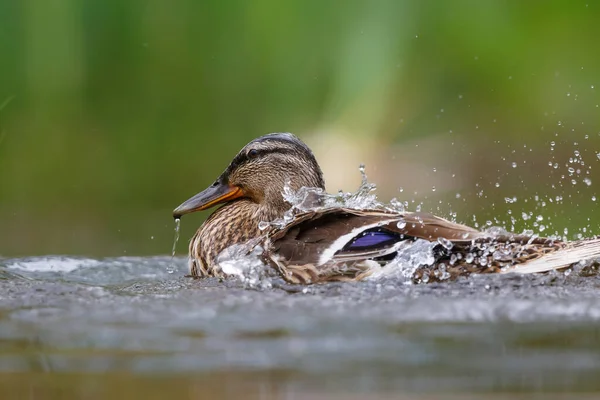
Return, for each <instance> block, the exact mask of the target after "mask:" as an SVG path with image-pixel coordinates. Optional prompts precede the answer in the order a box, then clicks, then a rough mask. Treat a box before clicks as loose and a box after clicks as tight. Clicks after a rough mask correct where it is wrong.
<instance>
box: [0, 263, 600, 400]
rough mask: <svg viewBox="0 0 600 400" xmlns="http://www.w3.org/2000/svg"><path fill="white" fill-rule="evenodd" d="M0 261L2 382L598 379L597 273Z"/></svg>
mask: <svg viewBox="0 0 600 400" xmlns="http://www.w3.org/2000/svg"><path fill="white" fill-rule="evenodd" d="M0 266H1V268H0V286H1V287H0V293H1V294H0V349H1V351H0V370H1V371H2V372H10V373H13V374H16V375H13V374H11V375H9V376H12V378H11V379H8V380H7V379H6V378H2V381H1V383H2V387H4V388H11V393H17V392H16V391H15V385H17V386H18V382H22V383H23V382H29V383H31V385H29V384H28V387H29V386H30V389H31V390H38V391H41V392H43V393H46V394H49V393H53V392H52V390H54V389H56V390H57V393H63V394H64V393H69V394H73V395H74V396H81V395H82V393H88V394H89V393H91V394H97V395H98V396H99V397H98V398H102V397H104V396H108V395H109V394H108V393H111V390H112V389H108V387H107V386H106V385H105V384H104V383H106V382H116V383H115V384H117V386H119V385H120V387H122V388H123V390H124V391H125V392H123V393H131V394H134V393H136V394H138V395H139V394H140V393H145V392H146V391H148V394H149V395H151V394H152V391H153V390H154V389H152V390H151V389H150V388H152V387H154V386H157V385H162V387H164V388H166V389H168V390H171V389H170V388H171V387H172V388H173V390H175V388H178V389H177V390H183V389H182V386H183V388H187V389H185V390H184V391H185V393H188V394H189V396H190V397H195V396H197V395H198V393H204V394H207V393H209V394H210V393H212V394H213V395H215V396H217V397H219V396H221V395H222V396H225V397H228V393H229V394H231V393H238V391H239V393H243V394H245V395H246V394H248V395H250V394H252V395H253V396H255V397H257V398H279V397H280V396H287V395H289V394H292V393H294V394H299V395H300V394H304V395H307V394H312V395H316V394H318V395H325V394H327V395H328V394H331V393H333V392H336V393H342V394H344V393H345V394H347V395H349V394H352V395H355V396H357V395H358V394H361V393H362V394H370V395H375V394H377V395H379V396H380V397H381V398H386V397H385V396H386V395H387V394H390V393H392V392H396V391H402V392H403V393H406V394H407V396H408V394H409V393H413V394H415V395H416V394H417V393H422V392H444V393H456V394H461V395H462V394H465V393H487V394H491V393H505V394H506V393H513V394H514V393H515V392H517V393H528V392H534V393H544V392H556V391H558V392H578V393H585V392H594V391H596V390H598V389H600V383H598V379H597V376H598V374H599V373H600V329H599V320H600V298H599V296H598V293H599V290H598V286H599V284H600V279H599V278H597V277H596V276H591V277H581V276H579V274H577V273H576V272H573V273H571V274H569V275H565V274H563V273H552V274H546V275H538V276H522V275H503V276H476V277H471V278H463V279H460V280H459V281H456V282H444V283H439V284H429V285H413V284H409V283H407V282H403V281H400V280H394V279H383V280H379V281H375V282H361V283H330V284H325V285H318V286H309V287H303V286H293V285H288V284H285V283H284V282H283V281H279V280H277V279H274V280H273V281H272V282H271V284H272V288H270V289H256V288H249V287H245V286H244V285H243V284H242V283H240V282H239V280H236V279H231V280H225V281H223V282H220V281H219V280H217V279H207V280H194V279H191V278H187V277H185V274H186V261H185V260H184V259H183V258H176V259H175V260H174V265H173V266H174V267H175V271H174V272H173V273H169V272H168V271H170V268H169V267H170V266H171V258H170V257H148V258H136V257H128V258H112V259H102V260H93V259H86V258H67V257H36V258H28V259H12V260H2V261H0ZM49 373H54V374H59V376H60V377H59V378H57V379H54V378H53V379H47V378H46V377H47V376H48V374H49ZM3 376H4V377H6V375H3ZM100 377H102V379H100ZM152 377H156V380H154V378H152ZM104 380H107V381H106V382H105V381H104ZM147 381H152V384H148V383H147ZM101 382H104V383H101ZM109 386H110V385H109ZM53 388H54V389H53ZM61 388H62V389H61ZM100 388H103V389H100ZM61 390H62V391H61ZM64 390H66V391H67V392H65V391H64ZM128 391H130V392H128ZM228 391H230V392H228ZM265 396H266V397H265ZM269 396H270V397H269ZM56 398H60V396H58V395H57V397H56ZM357 398H360V396H358V397H357Z"/></svg>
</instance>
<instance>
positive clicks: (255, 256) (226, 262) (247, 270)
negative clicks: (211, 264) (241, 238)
mask: <svg viewBox="0 0 600 400" xmlns="http://www.w3.org/2000/svg"><path fill="white" fill-rule="evenodd" d="M262 252H263V248H262V247H261V246H252V244H248V243H244V244H235V245H233V246H229V247H228V248H226V249H225V250H223V251H222V252H221V253H220V254H219V255H218V256H217V264H218V265H219V267H220V268H221V271H223V272H224V273H225V274H227V275H229V276H235V277H237V278H238V279H239V280H240V281H241V282H242V283H243V284H244V286H246V287H247V288H252V289H260V290H266V289H270V288H272V286H273V285H272V278H273V277H275V276H276V275H275V273H274V271H272V269H271V268H270V267H269V266H267V265H265V264H264V263H263V262H262V259H261V255H262Z"/></svg>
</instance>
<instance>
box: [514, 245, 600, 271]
mask: <svg viewBox="0 0 600 400" xmlns="http://www.w3.org/2000/svg"><path fill="white" fill-rule="evenodd" d="M596 259H598V260H600V238H595V239H587V240H580V241H576V242H572V243H570V244H569V245H568V246H566V247H565V248H563V249H560V250H557V251H555V252H553V253H550V254H548V255H545V256H543V257H540V258H537V259H535V260H532V261H530V262H528V263H525V264H519V265H515V266H513V267H510V268H507V269H505V270H503V272H504V273H509V272H516V273H519V274H533V273H536V272H547V271H552V270H556V269H561V268H567V267H570V266H572V265H573V264H577V263H578V262H582V261H583V262H591V261H594V260H596Z"/></svg>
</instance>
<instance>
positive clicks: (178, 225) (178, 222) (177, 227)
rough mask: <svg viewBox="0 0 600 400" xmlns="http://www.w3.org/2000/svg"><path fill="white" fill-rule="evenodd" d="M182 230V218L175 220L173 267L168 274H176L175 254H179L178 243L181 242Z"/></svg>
mask: <svg viewBox="0 0 600 400" xmlns="http://www.w3.org/2000/svg"><path fill="white" fill-rule="evenodd" d="M180 230H181V218H175V233H174V235H173V248H172V249H171V265H169V268H168V270H167V272H169V273H171V274H172V273H174V272H175V254H176V252H177V242H179V232H180Z"/></svg>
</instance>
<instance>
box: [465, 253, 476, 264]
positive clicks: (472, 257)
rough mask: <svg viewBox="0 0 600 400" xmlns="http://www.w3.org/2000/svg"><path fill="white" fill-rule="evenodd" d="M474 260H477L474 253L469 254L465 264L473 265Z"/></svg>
mask: <svg viewBox="0 0 600 400" xmlns="http://www.w3.org/2000/svg"><path fill="white" fill-rule="evenodd" d="M473 259H475V256H474V255H473V253H467V256H466V257H465V262H466V263H467V264H471V263H472V262H473Z"/></svg>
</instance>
